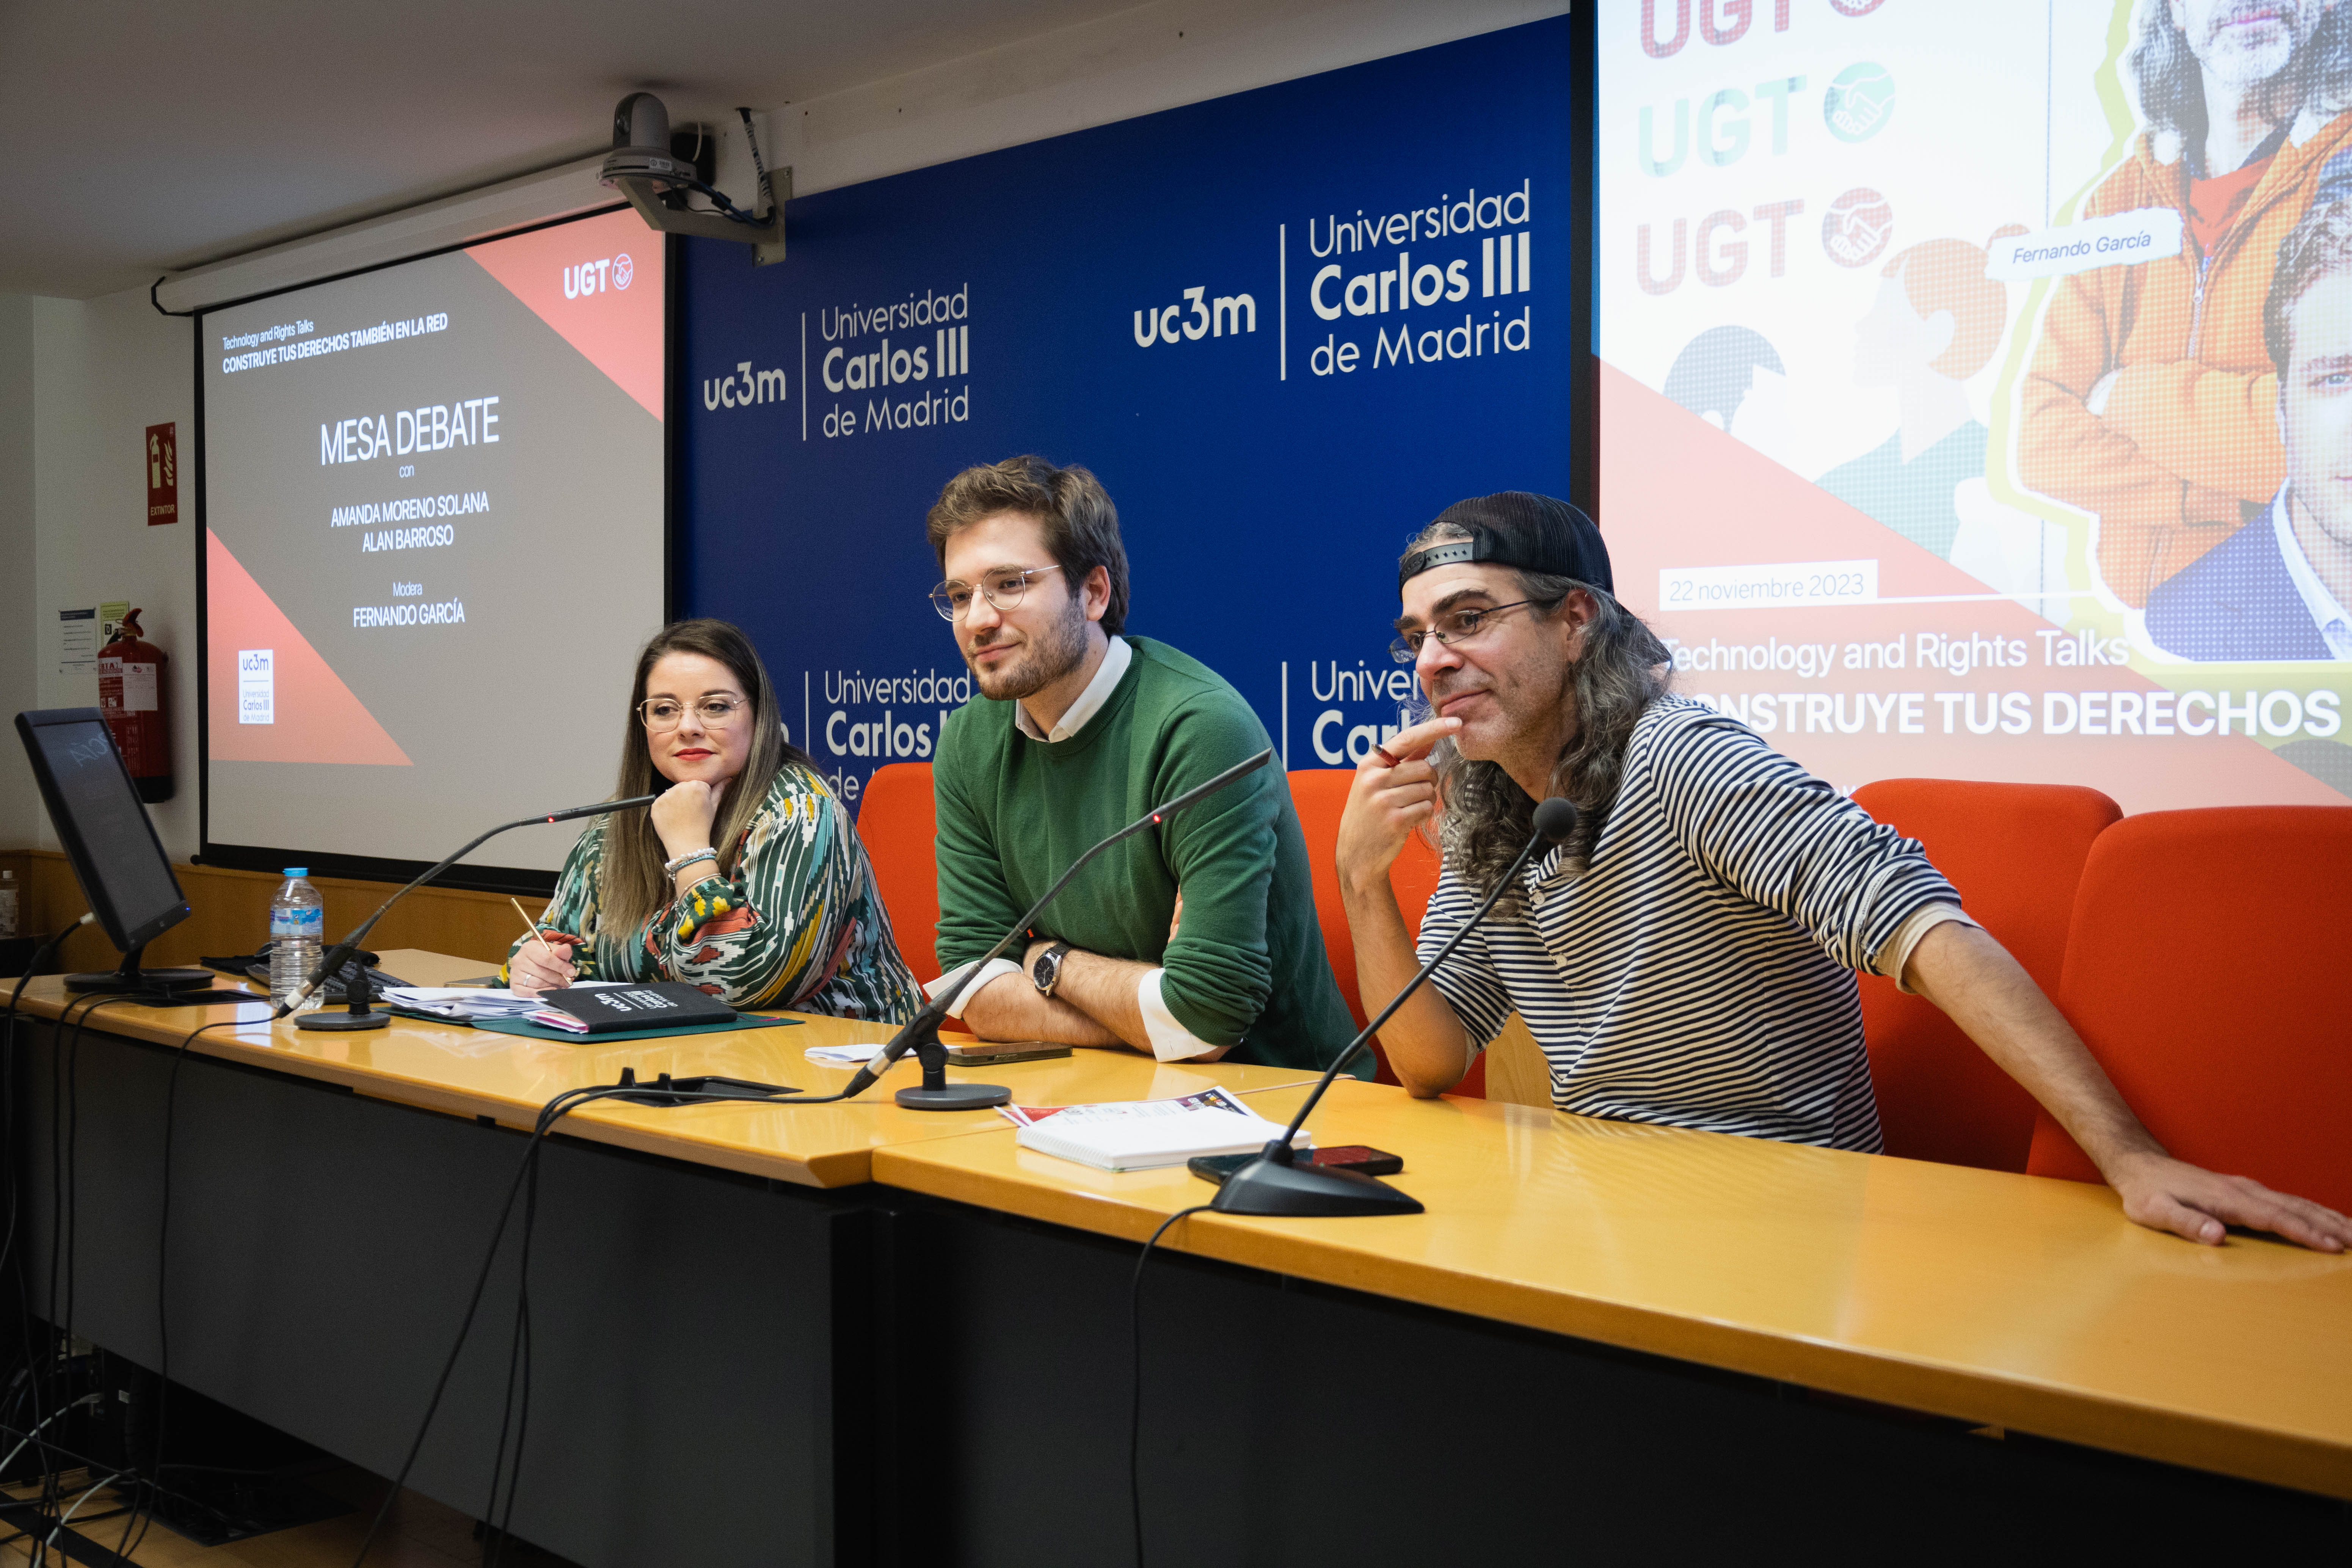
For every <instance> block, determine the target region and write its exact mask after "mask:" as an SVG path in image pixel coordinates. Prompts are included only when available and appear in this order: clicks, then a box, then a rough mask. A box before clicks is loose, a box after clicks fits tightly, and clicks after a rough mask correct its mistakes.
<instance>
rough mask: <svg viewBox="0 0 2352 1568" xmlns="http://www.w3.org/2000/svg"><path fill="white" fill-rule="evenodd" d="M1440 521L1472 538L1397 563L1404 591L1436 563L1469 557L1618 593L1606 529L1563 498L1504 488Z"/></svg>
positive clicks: (1463, 503) (1456, 507)
mask: <svg viewBox="0 0 2352 1568" xmlns="http://www.w3.org/2000/svg"><path fill="white" fill-rule="evenodd" d="M1436 521H1439V522H1443V523H1450V524H1452V525H1453V526H1454V527H1456V528H1459V529H1461V530H1462V531H1464V532H1465V533H1467V534H1468V535H1469V536H1470V537H1469V538H1467V539H1445V540H1440V541H1439V542H1437V543H1435V544H1433V545H1431V546H1429V547H1428V548H1427V549H1425V550H1416V551H1414V552H1412V554H1410V555H1408V556H1406V557H1405V558H1404V560H1403V562H1402V563H1401V564H1400V565H1399V566H1398V567H1397V588H1398V590H1399V591H1400V592H1402V590H1403V588H1404V585H1405V584H1407V583H1409V582H1411V581H1412V579H1413V578H1415V577H1418V576H1420V575H1421V574H1423V572H1426V571H1428V570H1429V569H1430V568H1431V567H1433V566H1450V565H1454V564H1455V563H1459V562H1464V561H1491V562H1493V563H1496V565H1498V566H1517V567H1519V568H1520V569H1522V570H1523V571H1528V572H1541V573H1543V574H1545V575H1547V576H1551V577H1573V578H1575V579H1576V580H1577V581H1578V582H1580V583H1589V584H1591V585H1592V586H1593V587H1595V588H1600V589H1602V590H1604V591H1606V592H1607V593H1609V594H1611V595H1614V594H1615V593H1616V592H1617V584H1616V582H1615V581H1614V579H1613V578H1612V575H1611V574H1610V570H1609V547H1608V546H1607V545H1605V544H1603V543H1602V542H1601V530H1600V529H1599V528H1598V527H1596V526H1595V525H1594V524H1593V521H1592V520H1591V518H1589V517H1587V516H1585V515H1584V513H1583V512H1581V511H1580V510H1577V509H1576V508H1575V507H1572V506H1570V505H1569V504H1568V503H1567V502H1566V501H1564V500H1554V499H1553V498H1552V497H1550V496H1539V495H1536V494H1534V493H1532V492H1530V491H1528V490H1499V491H1497V492H1496V493H1495V494H1493V495H1490V496H1474V497H1472V498H1471V499H1470V500H1458V501H1455V502H1454V504H1453V505H1452V506H1449V507H1447V508H1446V509H1445V510H1444V511H1441V512H1439V513H1438V514H1437V519H1436Z"/></svg>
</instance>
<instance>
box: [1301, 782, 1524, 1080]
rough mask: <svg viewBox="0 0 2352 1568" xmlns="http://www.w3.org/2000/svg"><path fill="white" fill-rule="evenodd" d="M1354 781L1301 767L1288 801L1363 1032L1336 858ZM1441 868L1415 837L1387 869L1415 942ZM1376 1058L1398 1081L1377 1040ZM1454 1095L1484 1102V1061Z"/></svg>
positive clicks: (1330, 953) (1334, 965) (1334, 963)
mask: <svg viewBox="0 0 2352 1568" xmlns="http://www.w3.org/2000/svg"><path fill="white" fill-rule="evenodd" d="M1355 782H1356V772H1355V770H1354V769H1353V768H1301V769H1298V770H1297V771H1296V772H1294V773H1292V774H1291V775H1290V798H1291V801H1292V802H1293V804H1295V805H1297V807H1298V825H1299V826H1300V827H1301V828H1303V829H1304V830H1305V831H1306V835H1307V864H1308V865H1309V866H1310V867H1312V868H1314V872H1315V919H1316V921H1317V922H1318V924H1320V925H1321V926H1322V928H1323V952H1324V955H1325V956H1326V957H1328V959H1329V960H1330V961H1331V973H1332V977H1333V978H1335V979H1336V980H1338V981H1339V994H1340V995H1342V996H1344V997H1346V998H1347V999H1348V1011H1349V1013H1350V1014H1352V1015H1353V1016H1355V1020H1356V1027H1358V1028H1362V1027H1363V1026H1365V1025H1366V1024H1368V1023H1370V1021H1371V1015H1370V1012H1368V1011H1366V1009H1365V1007H1364V1004H1363V1001H1362V999H1361V998H1360V997H1359V996H1358V995H1357V994H1356V939H1355V935H1354V933H1353V932H1351V931H1349V929H1348V911H1347V910H1346V908H1345V907H1344V906H1343V905H1342V904H1341V903H1340V901H1339V867H1338V864H1337V862H1336V859H1335V855H1336V852H1337V849H1338V847H1339V814H1340V813H1341V812H1343V811H1345V810H1346V809H1347V805H1348V790H1349V786H1350V785H1352V784H1354V783H1355ZM1438 866H1439V860H1438V855H1437V851H1436V850H1434V849H1433V848H1431V847H1429V845H1428V843H1427V842H1426V841H1425V840H1423V839H1422V838H1420V837H1413V838H1412V839H1410V840H1408V841H1407V842H1406V844H1405V847H1404V852H1403V853H1402V854H1401V855H1399V856H1398V857H1397V858H1396V864H1395V865H1393V866H1391V867H1390V868H1389V886H1390V887H1391V888H1394V889H1396V896H1397V907H1398V909H1399V910H1402V912H1403V914H1404V924H1405V929H1406V930H1407V931H1411V932H1412V935H1413V936H1414V937H1415V938H1416V939H1418V938H1419V937H1420V935H1421V917H1422V914H1423V911H1424V910H1427V909H1428V908H1429V895H1430V894H1432V893H1433V892H1435V891H1436V890H1437V872H1438ZM1374 1005H1375V1006H1382V1007H1385V1006H1386V1005H1388V998H1387V997H1385V996H1383V997H1381V998H1380V999H1379V1000H1378V1001H1377V1002H1376V1003H1375V1004H1374ZM1372 1053H1373V1056H1374V1058H1375V1059H1376V1061H1377V1062H1378V1064H1379V1078H1380V1081H1381V1082H1382V1083H1394V1082H1396V1081H1397V1078H1396V1074H1395V1073H1393V1072H1391V1071H1390V1070H1389V1059H1388V1057H1387V1056H1386V1054H1384V1053H1383V1052H1381V1048H1380V1042H1379V1040H1378V1039H1377V1038H1375V1039H1374V1040H1373V1042H1372ZM1451 1092H1453V1093H1454V1094H1460V1095H1466V1096H1469V1097H1471V1098H1473V1099H1477V1100H1484V1099H1485V1098H1486V1058H1485V1057H1484V1056H1481V1057H1479V1058H1478V1059H1477V1060H1475V1061H1474V1062H1472V1063H1471V1064H1470V1070H1469V1071H1468V1072H1467V1073H1465V1074H1464V1075H1463V1078H1462V1081H1461V1082H1460V1083H1458V1084H1456V1085H1455V1086H1454V1089H1453V1090H1452V1091H1451Z"/></svg>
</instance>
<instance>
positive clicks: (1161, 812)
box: [841, 746, 1274, 1110]
mask: <svg viewBox="0 0 2352 1568" xmlns="http://www.w3.org/2000/svg"><path fill="white" fill-rule="evenodd" d="M1273 760H1274V748H1273V747H1272V746H1268V747H1267V748H1266V749H1265V751H1263V752H1258V753H1257V755H1255V756H1254V757H1246V758H1244V759H1243V760H1242V761H1240V762H1238V763H1234V765H1233V766H1232V767H1229V768H1227V769H1226V770H1225V771H1224V772H1223V773H1219V774H1218V775H1217V776H1216V777H1214V778H1213V779H1210V780H1209V781H1208V782H1206V783H1205V784H1195V785H1194V786H1193V787H1192V788H1191V789H1188V790H1186V791H1185V792H1184V793H1183V794H1182V795H1178V796H1176V797H1175V798H1174V799H1173V800H1171V801H1168V802H1166V803H1165V804H1163V805H1155V806H1153V807H1152V808H1151V809H1150V811H1148V812H1146V813H1145V814H1144V815H1143V816H1139V817H1138V818H1136V819H1135V820H1134V821H1133V822H1130V823H1129V824H1128V825H1127V826H1125V827H1122V828H1120V829H1119V830H1118V832H1116V833H1114V834H1112V835H1111V836H1110V837H1108V838H1106V839H1104V840H1103V841H1102V842H1101V843H1099V844H1097V845H1096V846H1095V847H1093V848H1091V849H1089V850H1087V852H1086V853H1085V854H1083V855H1081V856H1079V857H1078V858H1076V860H1073V861H1071V862H1070V868H1069V869H1068V870H1066V871H1065V872H1063V873H1062V874H1061V876H1060V877H1059V878H1057V879H1055V883H1054V885H1053V886H1052V887H1050V888H1048V889H1045V897H1044V898H1042V899H1039V900H1037V901H1036V902H1035V903H1034V904H1032V905H1031V906H1030V907H1029V912H1028V913H1027V914H1024V915H1023V916H1022V917H1021V918H1020V919H1019V920H1017V921H1013V929H1012V930H1010V931H1006V932H1005V933H1004V934H1003V936H1002V937H1000V938H998V939H997V942H996V945H995V946H994V947H992V948H990V949H989V950H988V952H986V953H985V954H984V955H982V957H980V958H977V959H975V960H973V961H972V962H971V963H967V964H964V965H962V966H961V967H960V968H958V969H957V970H955V971H954V972H953V973H951V974H949V975H947V976H945V977H944V978H943V979H942V980H941V982H940V994H938V995H937V996H934V997H932V998H931V1000H930V1001H929V1003H928V1004H926V1005H925V1006H924V1008H923V1010H922V1011H921V1012H919V1013H918V1014H916V1015H915V1016H913V1017H912V1018H910V1019H908V1021H907V1026H906V1027H904V1028H902V1029H900V1030H899V1031H898V1033H897V1034H896V1035H894V1036H892V1037H891V1038H890V1043H889V1044H888V1045H887V1046H884V1047H882V1048H881V1049H880V1050H879V1051H877V1052H876V1053H875V1054H874V1056H873V1057H872V1058H870V1059H868V1060H867V1062H866V1065H865V1066H864V1067H861V1068H858V1069H857V1076H856V1077H855V1078H853V1079H850V1080H849V1087H848V1088H846V1089H843V1090H842V1091H841V1098H842V1099H844V1100H855V1099H856V1098H857V1096H859V1095H860V1094H863V1093H864V1092H865V1091H866V1089H868V1088H869V1087H871V1086H872V1084H873V1083H874V1080H875V1079H878V1078H880V1077H881V1076H882V1075H883V1074H884V1073H886V1072H888V1071H889V1070H890V1068H891V1067H892V1065H893V1064H895V1063H896V1062H897V1061H898V1058H901V1057H903V1056H905V1055H906V1054H907V1053H908V1051H909V1050H911V1051H914V1052H915V1053H916V1055H917V1058H918V1059H919V1060H920V1061H921V1063H922V1064H923V1081H922V1085H921V1087H919V1088H916V1089H900V1090H899V1091H898V1103H899V1104H901V1105H903V1106H905V1107H906V1108H907V1109H908V1110H982V1109H983V1108H985V1107H987V1106H991V1105H1003V1103H1004V1102H1005V1101H1007V1100H1011V1099H1012V1098H1013V1091H1012V1090H1011V1089H1005V1088H1003V1087H1002V1086H1001V1085H998V1084H992V1083H950V1082H949V1081H948V1077H947V1068H948V1050H947V1047H946V1045H945V1044H944V1043H942V1042H941V1040H940V1024H941V1023H942V1022H943V1021H944V1020H945V1019H946V1018H947V1016H948V1012H949V1010H950V1008H951V1007H953V1006H954V1005H955V1000H956V997H957V996H958V995H959V994H961V992H962V990H963V987H964V983H965V980H966V979H967V978H968V977H969V976H970V975H971V974H973V973H977V972H978V971H979V970H981V969H982V968H983V967H985V966H986V965H987V963H989V962H990V960H992V959H994V958H996V957H998V956H999V955H1001V954H1002V953H1003V952H1004V950H1005V949H1006V948H1008V947H1011V946H1012V945H1013V942H1016V941H1018V940H1019V939H1020V937H1021V934H1022V933H1023V932H1024V931H1027V930H1028V929H1029V927H1030V926H1031V924H1032V923H1034V921H1036V919H1037V917H1038V916H1039V915H1040V914H1042V913H1044V912H1045V906H1046V905H1047V904H1050V903H1052V902H1053V901H1054V900H1055V898H1056V897H1057V896H1058V895H1059V894H1060V893H1061V891H1062V889H1064V888H1066V887H1067V886H1069V882H1070V879H1071V878H1073V877H1075V876H1076V875H1077V874H1078V869H1079V868H1081V867H1083V866H1084V865H1086V863H1087V861H1089V860H1091V859H1093V858H1095V857H1096V856H1097V855H1099V854H1101V853H1102V852H1103V851H1104V850H1106V849H1108V848H1109V847H1111V846H1112V845H1114V844H1116V843H1118V841H1119V840H1120V839H1122V838H1131V837H1134V836H1135V835H1136V834H1139V833H1141V832H1142V831H1143V830H1144V829H1146V828H1148V827H1157V826H1160V822H1161V821H1162V820H1163V819H1165V818H1166V817H1169V816H1173V815H1174V814H1175V813H1177V812H1180V811H1181V810H1183V809H1184V808H1185V807H1186V806H1188V805H1193V804H1194V803H1196V802H1199V801H1202V800H1206V799H1207V798H1208V797H1209V796H1211V795H1214V794H1216V793H1217V792H1218V791H1219V790H1221V789H1223V788H1224V787H1225V786H1226V785H1227V784H1231V783H1233V782H1234V780H1235V779H1237V778H1240V777H1242V776H1243V775H1244V774H1245V773H1255V772H1256V771H1257V770H1258V769H1260V768H1262V767H1264V766H1265V764H1266V763H1270V762H1272V761H1273Z"/></svg>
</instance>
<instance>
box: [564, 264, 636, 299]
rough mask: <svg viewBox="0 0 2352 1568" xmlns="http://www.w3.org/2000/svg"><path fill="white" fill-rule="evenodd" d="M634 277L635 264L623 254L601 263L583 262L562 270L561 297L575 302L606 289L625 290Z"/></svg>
mask: <svg viewBox="0 0 2352 1568" xmlns="http://www.w3.org/2000/svg"><path fill="white" fill-rule="evenodd" d="M636 275H637V267H636V263H635V262H634V261H631V260H630V259H629V258H628V257H627V256H626V255H625V254H624V255H620V256H608V257H605V258H604V259H602V260H601V261H583V262H582V263H580V264H579V265H578V266H577V267H567V268H564V269H563V297H564V298H565V299H567V300H577V299H580V298H582V297H583V296H584V295H589V294H601V293H603V292H604V291H605V290H606V289H626V288H627V287H628V286H629V280H630V279H633V278H635V276H636Z"/></svg>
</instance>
